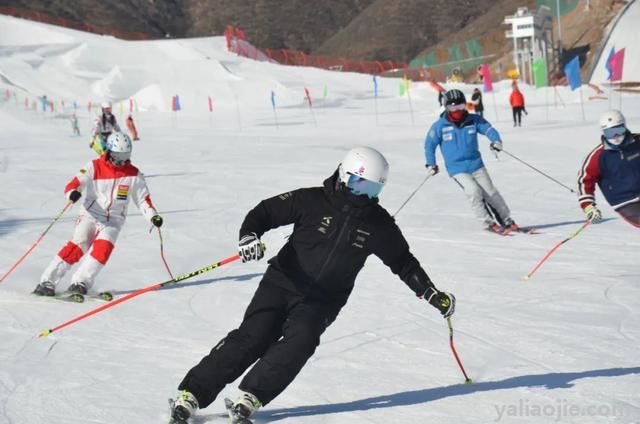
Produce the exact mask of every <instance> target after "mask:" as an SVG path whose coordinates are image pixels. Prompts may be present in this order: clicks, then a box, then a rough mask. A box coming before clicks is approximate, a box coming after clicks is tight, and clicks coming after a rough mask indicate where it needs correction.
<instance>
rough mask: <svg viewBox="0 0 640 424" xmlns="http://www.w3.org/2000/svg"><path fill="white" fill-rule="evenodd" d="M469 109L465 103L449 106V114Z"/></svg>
mask: <svg viewBox="0 0 640 424" xmlns="http://www.w3.org/2000/svg"><path fill="white" fill-rule="evenodd" d="M466 107H467V105H465V104H464V103H461V104H459V105H447V110H448V111H449V112H455V111H457V110H465V109H466Z"/></svg>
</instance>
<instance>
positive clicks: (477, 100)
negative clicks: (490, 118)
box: [471, 88, 484, 116]
mask: <svg viewBox="0 0 640 424" xmlns="http://www.w3.org/2000/svg"><path fill="white" fill-rule="evenodd" d="M471 103H472V104H473V105H474V109H475V112H476V114H477V115H480V116H484V104H483V103H482V92H481V91H480V89H478V88H474V89H473V94H471Z"/></svg>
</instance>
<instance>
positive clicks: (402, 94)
mask: <svg viewBox="0 0 640 424" xmlns="http://www.w3.org/2000/svg"><path fill="white" fill-rule="evenodd" d="M399 94H400V97H402V96H404V81H402V82H401V83H400V91H399Z"/></svg>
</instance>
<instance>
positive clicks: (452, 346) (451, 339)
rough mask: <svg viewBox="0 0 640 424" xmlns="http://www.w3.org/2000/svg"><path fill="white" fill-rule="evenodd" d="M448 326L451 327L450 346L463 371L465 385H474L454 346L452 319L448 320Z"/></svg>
mask: <svg viewBox="0 0 640 424" xmlns="http://www.w3.org/2000/svg"><path fill="white" fill-rule="evenodd" d="M447 324H448V325H449V346H451V351H452V352H453V356H454V357H455V358H456V362H458V366H459V367H460V370H461V371H462V375H464V384H471V383H473V381H471V379H470V378H469V376H468V375H467V373H466V371H465V370H464V367H463V366H462V362H461V361H460V357H459V356H458V352H456V347H455V346H454V345H453V326H452V325H451V317H449V318H447Z"/></svg>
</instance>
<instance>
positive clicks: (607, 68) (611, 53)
mask: <svg viewBox="0 0 640 424" xmlns="http://www.w3.org/2000/svg"><path fill="white" fill-rule="evenodd" d="M615 54H616V49H615V47H611V51H610V52H609V57H607V62H606V63H605V64H604V67H605V69H606V70H607V72H608V73H609V75H608V76H607V79H608V80H611V74H612V72H613V70H612V69H611V58H612V57H613V56H615Z"/></svg>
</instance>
